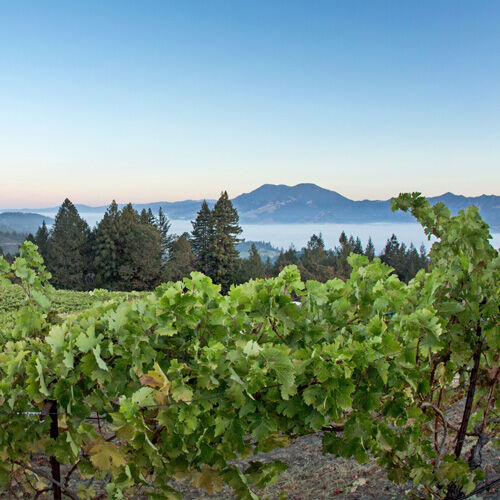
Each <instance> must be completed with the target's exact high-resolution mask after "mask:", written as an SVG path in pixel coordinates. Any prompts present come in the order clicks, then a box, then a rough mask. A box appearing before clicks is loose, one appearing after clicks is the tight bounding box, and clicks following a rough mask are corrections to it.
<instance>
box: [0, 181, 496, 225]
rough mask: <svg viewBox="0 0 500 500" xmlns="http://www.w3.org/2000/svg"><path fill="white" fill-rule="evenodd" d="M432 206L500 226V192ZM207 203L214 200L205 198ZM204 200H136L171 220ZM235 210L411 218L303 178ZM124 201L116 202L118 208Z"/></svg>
mask: <svg viewBox="0 0 500 500" xmlns="http://www.w3.org/2000/svg"><path fill="white" fill-rule="evenodd" d="M428 200H429V202H430V203H431V204H432V205H434V204H435V203H438V202H440V201H442V202H444V203H445V204H446V205H447V206H448V207H449V208H450V211H451V212H452V214H456V213H457V212H458V211H459V210H463V209H465V208H466V207H467V206H470V205H476V206H477V207H478V209H479V211H480V213H481V215H482V217H483V218H484V220H485V221H486V222H487V223H488V224H489V225H490V227H491V229H492V230H493V231H500V196H497V195H486V194H483V195H480V196H476V197H467V196H463V195H456V194H454V193H451V192H446V193H443V194H442V195H439V196H434V197H429V198H428ZM206 201H207V203H208V204H209V206H213V205H214V204H215V200H211V199H207V200H206ZM201 203H202V200H183V201H176V202H167V201H160V202H152V203H134V204H133V206H134V208H136V209H137V210H142V209H143V208H145V209H148V208H151V210H153V212H157V211H158V209H159V208H160V207H161V208H162V209H163V210H164V211H165V213H166V214H167V216H168V217H169V218H171V219H184V220H194V218H195V217H196V214H197V212H198V210H199V208H200V206H201ZM232 203H233V205H234V207H235V208H236V209H237V210H238V213H239V216H240V222H242V223H246V224H252V223H253V224H273V223H289V224H298V223H344V224H347V223H372V222H412V221H414V219H413V218H412V217H411V216H410V215H409V214H406V213H402V212H396V213H394V212H392V210H391V208H390V199H388V200H359V201H358V200H351V199H349V198H347V197H345V196H343V195H341V194H340V193H338V192H337V191H333V190H329V189H326V188H323V187H320V186H318V185H316V184H313V183H301V184H297V185H295V186H288V185H286V184H263V185H261V186H259V187H258V188H256V189H254V190H253V191H250V192H248V193H242V194H240V195H239V196H236V197H234V198H233V199H232ZM124 205H125V204H119V207H122V206H124ZM75 206H76V208H77V209H78V210H79V211H80V212H83V213H101V212H104V211H105V210H106V209H107V206H98V207H92V206H89V205H84V204H76V205H75ZM28 210H29V211H30V212H31V213H34V212H35V213H36V212H41V213H54V212H56V211H57V210H58V207H53V208H46V209H17V210H5V211H4V212H12V211H16V212H24V211H28Z"/></svg>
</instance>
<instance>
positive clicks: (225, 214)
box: [208, 191, 242, 293]
mask: <svg viewBox="0 0 500 500" xmlns="http://www.w3.org/2000/svg"><path fill="white" fill-rule="evenodd" d="M212 217H213V237H212V239H211V244H210V249H209V256H208V261H209V271H210V272H209V276H210V277H211V278H212V279H213V281H214V282H215V283H218V284H220V285H221V286H222V291H223V293H226V292H227V291H228V290H229V287H230V286H231V284H232V283H233V282H234V279H235V275H236V271H237V269H238V265H239V263H238V261H239V253H238V250H237V248H236V245H237V243H238V241H239V239H238V235H239V234H240V233H241V232H242V229H241V227H240V226H239V217H238V212H237V211H236V209H235V208H234V207H233V204H232V203H231V200H230V199H229V197H228V195H227V191H223V192H222V193H221V195H220V197H219V199H218V200H217V203H216V204H215V206H214V209H213V211H212Z"/></svg>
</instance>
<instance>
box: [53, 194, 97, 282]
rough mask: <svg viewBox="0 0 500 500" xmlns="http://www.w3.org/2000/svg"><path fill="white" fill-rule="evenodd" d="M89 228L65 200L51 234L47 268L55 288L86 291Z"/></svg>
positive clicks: (88, 264)
mask: <svg viewBox="0 0 500 500" xmlns="http://www.w3.org/2000/svg"><path fill="white" fill-rule="evenodd" d="M89 236H90V228H89V225H88V224H87V222H85V221H84V220H83V219H82V218H81V217H80V215H79V214H78V211H77V209H76V207H75V206H74V205H73V203H71V201H70V200H68V199H67V198H66V199H65V200H64V202H63V204H62V205H61V208H60V209H59V212H58V213H57V215H56V219H55V223H54V227H53V228H52V231H51V233H50V237H49V246H48V256H47V263H46V264H47V268H48V270H49V271H50V272H51V274H52V284H53V285H54V286H55V287H56V288H65V289H69V290H85V289H87V288H88V276H87V275H88V273H89V272H90V266H91V262H90V260H89V256H88V254H87V251H88V239H89Z"/></svg>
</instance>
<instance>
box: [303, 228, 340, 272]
mask: <svg viewBox="0 0 500 500" xmlns="http://www.w3.org/2000/svg"><path fill="white" fill-rule="evenodd" d="M299 269H300V273H301V276H302V279H303V280H304V281H305V280H317V281H327V280H329V279H331V278H333V277H334V274H333V268H332V267H330V266H328V262H327V253H326V250H325V242H324V241H323V236H322V235H321V234H319V236H318V235H316V234H313V235H312V236H311V238H310V239H309V241H308V242H307V246H306V248H304V250H303V252H302V255H301V258H300V265H299Z"/></svg>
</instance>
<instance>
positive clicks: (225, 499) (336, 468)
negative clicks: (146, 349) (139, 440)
mask: <svg viewBox="0 0 500 500" xmlns="http://www.w3.org/2000/svg"><path fill="white" fill-rule="evenodd" d="M321 439H322V433H321V432H319V433H317V434H313V435H309V436H304V437H300V438H298V439H295V440H293V441H292V443H291V444H290V445H289V446H288V447H286V448H282V449H276V450H273V451H272V452H270V453H265V454H264V453H262V454H259V455H257V456H255V457H252V460H262V461H273V460H281V461H283V462H285V463H286V464H287V465H288V466H289V468H288V470H286V471H285V472H283V473H282V474H281V476H280V478H279V480H278V482H277V483H276V484H275V485H273V486H271V487H269V488H267V489H266V490H265V491H263V492H259V493H260V494H263V496H264V498H269V499H270V500H277V499H278V497H279V495H280V493H281V492H284V493H285V494H286V495H287V497H286V498H288V499H289V500H321V499H330V498H334V499H339V500H340V499H346V500H361V499H366V500H374V499H380V500H389V499H400V498H405V497H407V493H408V490H409V488H410V486H411V485H410V484H406V485H395V484H394V483H392V482H390V481H389V480H388V479H387V477H386V474H385V471H384V470H383V469H381V468H380V467H378V466H377V465H376V463H375V461H374V460H373V461H369V462H367V463H366V464H363V465H359V464H358V463H357V462H356V461H355V460H353V459H349V460H345V459H342V458H336V457H333V456H332V455H324V454H323V453H322V452H321ZM483 464H484V470H485V472H486V476H487V479H486V480H485V482H488V481H491V480H492V479H496V478H498V477H500V453H499V450H495V449H493V448H492V447H491V446H489V445H487V447H485V449H484V450H483ZM238 465H241V466H242V467H244V466H245V462H244V461H242V462H240V463H239V464H238ZM43 469H44V471H45V472H46V473H47V474H48V473H49V469H48V467H43ZM63 473H64V471H63ZM79 483H81V481H79V480H78V478H77V477H75V478H74V479H72V480H71V482H70V484H69V488H70V489H71V490H72V491H76V490H77V488H78V484H79ZM93 486H94V487H96V490H99V489H100V490H101V492H102V491H103V486H104V484H103V482H102V481H95V482H94V483H93ZM172 486H174V487H175V488H176V489H177V490H178V491H180V492H182V495H183V498H184V499H187V500H194V499H200V500H208V499H211V500H213V499H219V500H229V499H233V498H235V497H234V496H233V495H232V493H231V490H230V489H229V488H227V487H224V488H223V489H222V490H221V491H220V492H218V493H215V494H212V495H210V494H208V493H207V492H206V491H204V490H201V489H198V488H195V487H194V486H192V484H190V483H179V482H176V481H173V482H172ZM17 494H18V498H30V497H27V496H26V497H24V496H23V495H22V493H21V492H17ZM0 498H2V499H4V498H5V499H7V498H9V496H8V494H7V492H0ZM11 498H14V497H11ZM31 498H33V497H32V496H31ZM38 498H39V499H46V498H52V495H51V494H50V493H46V494H42V495H40V496H39V497H38ZM63 498H67V497H65V496H64V495H63ZM99 498H106V495H105V494H102V496H100V497H99ZM134 498H143V497H142V495H140V494H137V495H136V496H135V497H134ZM473 498H474V499H475V500H479V499H484V500H493V499H496V500H498V499H500V483H497V484H496V487H493V488H492V489H491V490H490V491H489V492H483V493H481V494H479V495H476V496H475V497H473Z"/></svg>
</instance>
